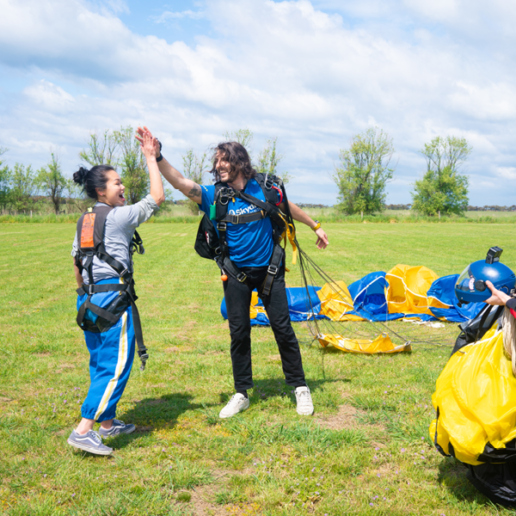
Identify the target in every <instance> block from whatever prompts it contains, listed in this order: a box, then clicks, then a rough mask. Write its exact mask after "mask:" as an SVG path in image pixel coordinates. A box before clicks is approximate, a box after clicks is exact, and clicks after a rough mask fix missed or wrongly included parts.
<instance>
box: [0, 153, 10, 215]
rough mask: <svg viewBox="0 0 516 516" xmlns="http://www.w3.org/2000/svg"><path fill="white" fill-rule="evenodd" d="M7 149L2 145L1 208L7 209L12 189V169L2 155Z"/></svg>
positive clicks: (0, 162) (0, 165) (0, 172)
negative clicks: (5, 163)
mask: <svg viewBox="0 0 516 516" xmlns="http://www.w3.org/2000/svg"><path fill="white" fill-rule="evenodd" d="M6 152H7V149H5V148H3V147H0V208H2V209H3V210H5V209H6V208H7V206H8V204H9V194H10V191H11V171H10V170H9V167H8V166H7V165H4V160H3V159H2V155H3V154H5V153H6Z"/></svg>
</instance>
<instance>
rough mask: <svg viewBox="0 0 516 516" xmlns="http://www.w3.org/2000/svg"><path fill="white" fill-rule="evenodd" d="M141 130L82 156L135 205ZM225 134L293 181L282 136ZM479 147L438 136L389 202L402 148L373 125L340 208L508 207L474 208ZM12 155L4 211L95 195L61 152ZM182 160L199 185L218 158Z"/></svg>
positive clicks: (339, 170) (144, 184)
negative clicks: (417, 172) (69, 173)
mask: <svg viewBox="0 0 516 516" xmlns="http://www.w3.org/2000/svg"><path fill="white" fill-rule="evenodd" d="M134 134H135V131H134V128H133V127H131V126H127V127H121V128H120V129H118V130H111V129H108V130H105V131H104V132H102V133H97V132H94V133H91V134H90V136H89V140H88V141H87V145H86V147H85V148H84V149H82V150H81V151H80V153H79V158H80V159H81V161H82V162H83V163H87V164H88V165H89V166H90V167H92V166H95V165H101V164H107V165H111V166H113V168H115V169H116V170H118V171H119V173H120V176H121V178H122V181H123V183H124V185H125V187H126V198H127V200H128V203H129V204H134V203H136V202H138V201H139V200H141V199H142V198H143V197H144V196H145V195H147V193H148V192H149V179H148V172H147V166H146V163H145V159H144V157H143V154H142V152H141V149H140V145H139V143H138V142H137V141H136V140H135V138H134ZM222 138H223V139H224V140H226V141H228V140H232V141H237V142H239V143H241V144H242V145H243V146H244V147H245V148H246V149H247V150H248V151H249V153H250V155H251V160H252V163H253V166H254V167H255V168H256V169H257V171H258V172H262V173H269V174H274V175H277V176H279V177H281V178H282V180H283V181H284V182H285V183H287V182H288V181H289V179H291V176H290V174H289V173H288V172H286V171H280V170H279V165H280V163H281V161H282V159H283V156H282V155H281V154H279V153H278V150H277V138H271V139H270V140H268V141H267V142H266V144H265V146H264V147H263V148H262V149H261V150H260V151H259V152H257V153H254V152H253V149H252V146H253V138H254V135H253V133H252V131H250V130H249V129H239V130H237V131H234V132H230V133H225V134H224V135H222ZM471 151H472V149H471V147H470V146H469V145H468V143H467V141H466V139H465V138H458V137H454V136H447V137H441V136H438V137H436V138H434V139H433V140H432V141H431V142H430V143H427V144H425V145H424V147H423V149H422V150H421V154H422V155H423V156H424V157H425V159H426V172H425V173H424V175H423V177H422V178H421V179H419V180H418V181H416V182H415V183H414V188H413V191H412V192H411V195H412V204H410V205H389V206H387V205H386V204H385V199H386V196H387V193H386V187H387V184H388V183H389V182H390V181H391V180H392V179H393V177H394V171H395V166H393V165H391V162H392V156H393V154H394V146H393V142H392V139H391V138H389V136H388V135H387V134H386V133H385V132H384V131H383V130H381V129H378V128H369V129H367V130H366V131H365V132H364V133H361V134H357V135H355V136H354V137H353V138H352V141H351V143H350V145H349V147H348V148H345V149H341V150H340V153H339V163H338V164H337V165H336V166H335V172H334V174H333V176H332V177H333V180H334V181H335V183H336V185H337V187H338V189H339V196H338V204H337V205H336V206H335V207H336V209H337V210H339V211H341V212H343V213H346V214H350V215H352V214H357V213H360V214H362V216H363V215H364V214H373V213H377V212H382V211H383V210H385V209H386V208H390V209H406V208H405V207H407V208H410V209H412V210H414V211H416V212H419V213H422V214H424V215H430V216H439V217H440V216H441V215H450V214H459V215H460V214H463V213H464V211H466V210H468V209H476V210H481V209H482V210H485V211H495V210H498V209H501V207H498V206H496V207H495V206H492V207H484V208H476V207H470V206H468V178H467V177H466V176H465V175H461V174H460V173H459V169H460V167H461V166H462V165H463V164H464V163H465V162H466V160H467V158H468V157H469V155H470V154H471ZM6 152H7V149H5V148H0V209H2V211H9V212H15V213H29V212H30V211H31V210H34V209H38V206H39V205H41V200H42V196H44V198H45V199H46V200H47V204H48V201H50V203H51V206H52V207H53V210H54V212H55V213H56V214H58V213H59V212H60V210H61V208H62V205H63V204H68V205H69V204H71V205H72V209H73V210H74V211H84V209H85V208H86V206H87V205H88V200H86V199H85V198H84V195H83V194H82V192H81V188H80V187H79V186H78V185H77V184H75V183H74V182H73V180H71V179H67V178H66V177H65V176H64V174H63V172H62V167H61V164H60V162H59V157H58V156H57V154H56V153H54V152H51V154H50V160H49V162H48V164H47V165H45V166H44V167H41V168H40V169H39V170H37V171H36V170H33V169H32V167H31V166H30V165H29V166H25V165H22V164H20V163H16V164H15V165H14V166H13V167H12V168H10V167H8V166H7V165H6V164H5V160H4V155H5V153H6ZM182 164H183V174H184V175H185V176H186V177H188V178H190V179H192V180H193V181H195V182H196V183H198V184H202V183H203V182H205V181H206V180H208V181H209V179H208V178H206V177H205V176H206V173H207V172H209V171H210V169H211V163H210V160H209V158H208V156H207V153H206V152H201V153H198V152H195V151H194V149H192V148H190V149H188V150H187V151H186V152H185V154H183V155H182ZM166 198H167V200H168V201H171V200H173V196H172V191H171V190H170V189H166ZM187 205H188V207H189V209H190V210H191V212H192V213H194V214H196V213H198V210H199V208H198V206H197V204H195V203H194V202H193V201H187ZM395 206H396V208H395ZM398 206H399V207H398ZM512 208H514V207H511V208H509V209H510V210H511V209H512ZM515 209H516V208H515Z"/></svg>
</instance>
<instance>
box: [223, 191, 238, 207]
mask: <svg viewBox="0 0 516 516" xmlns="http://www.w3.org/2000/svg"><path fill="white" fill-rule="evenodd" d="M234 195H235V192H234V191H233V189H232V188H221V189H220V192H219V201H220V204H222V206H226V205H227V204H228V203H229V200H230V199H231V198H232V197H233V196H234ZM224 201H225V202H224Z"/></svg>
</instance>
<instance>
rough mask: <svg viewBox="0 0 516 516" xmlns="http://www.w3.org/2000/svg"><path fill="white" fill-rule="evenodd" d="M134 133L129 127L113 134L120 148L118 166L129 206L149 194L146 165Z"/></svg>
mask: <svg viewBox="0 0 516 516" xmlns="http://www.w3.org/2000/svg"><path fill="white" fill-rule="evenodd" d="M134 132H135V131H134V129H133V128H132V127H131V126H130V125H129V126H127V127H122V128H120V130H119V131H114V132H113V134H114V136H115V138H116V140H117V142H118V145H119V148H120V154H121V155H120V157H119V159H118V164H119V166H120V168H121V169H122V173H121V174H120V175H121V178H122V182H123V183H124V185H125V187H126V190H127V191H128V193H127V194H126V195H127V199H128V201H129V204H135V203H137V202H138V201H140V200H141V199H143V197H145V195H147V193H148V192H149V174H148V173H147V164H146V161H145V158H144V156H143V153H142V151H141V147H140V144H139V142H138V140H136V139H135V138H134Z"/></svg>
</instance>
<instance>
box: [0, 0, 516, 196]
mask: <svg viewBox="0 0 516 516" xmlns="http://www.w3.org/2000/svg"><path fill="white" fill-rule="evenodd" d="M0 8H1V12H2V14H3V16H2V18H1V19H0V147H7V148H8V149H9V151H8V152H7V153H6V154H5V157H6V158H7V160H8V162H9V163H10V164H14V163H15V162H21V163H24V164H27V165H28V164H32V165H33V166H34V167H36V168H38V167H40V166H42V165H43V164H45V163H46V162H47V161H48V158H49V155H50V151H51V150H52V151H56V152H57V153H58V154H59V156H60V159H61V162H62V165H63V169H64V171H65V173H66V174H67V175H71V174H72V172H73V171H74V170H76V168H77V166H78V165H79V164H80V160H79V157H78V153H79V151H80V150H81V149H82V148H83V147H84V146H85V143H86V141H87V139H88V135H89V134H90V133H91V132H92V131H103V130H105V129H114V128H118V127H120V126H122V125H124V126H125V125H128V124H130V125H133V126H136V125H138V124H147V125H148V126H149V127H150V128H151V129H152V130H153V131H154V132H155V133H156V134H157V135H158V136H159V137H160V139H161V140H162V141H163V143H164V154H165V155H166V156H167V158H168V159H169V160H170V161H171V162H172V163H174V164H176V165H177V166H178V168H181V156H182V154H184V153H185V152H186V151H187V150H188V149H189V148H193V149H195V150H196V151H199V152H203V151H205V150H207V149H209V148H210V147H211V146H213V145H214V144H216V143H218V142H219V141H220V140H221V139H222V135H223V134H224V133H226V132H228V131H229V132H231V131H234V130H237V129H239V128H244V127H246V128H249V129H251V130H252V131H253V133H254V135H255V138H254V141H253V145H252V147H253V149H252V150H254V151H255V152H257V151H259V150H260V149H261V148H262V147H263V145H264V144H265V142H266V141H267V140H268V139H269V138H272V137H277V138H278V145H279V150H280V152H281V153H282V154H283V156H284V158H283V161H282V163H281V167H282V168H284V169H285V170H288V171H289V172H290V174H291V175H292V176H293V179H292V181H291V183H290V185H289V191H290V196H291V199H292V200H294V201H298V202H314V203H323V204H333V203H334V202H335V200H336V195H337V189H336V186H335V184H334V183H333V181H332V174H333V171H334V167H335V164H336V163H338V159H339V149H342V148H346V147H347V146H348V145H349V143H350V141H351V138H352V137H353V135H355V134H357V133H359V132H362V131H364V130H366V129H367V128H368V127H370V126H378V127H379V128H381V129H383V130H384V131H385V132H387V133H388V134H389V135H390V136H391V137H392V138H393V144H394V147H395V149H396V153H395V154H394V156H393V162H394V163H395V164H396V171H395V175H394V180H393V181H392V182H391V183H390V184H389V186H388V197H387V202H389V203H409V202H410V201H411V197H410V191H411V189H412V185H413V183H414V181H415V180H417V179H418V178H419V177H421V175H422V173H423V171H424V169H425V161H424V158H423V157H422V155H421V154H420V152H419V151H420V150H421V148H422V147H423V145H424V143H425V142H428V141H430V140H431V139H432V138H433V137H435V136H437V135H443V136H446V135H455V136H460V137H465V138H466V139H467V140H468V142H469V143H470V144H471V146H472V147H473V153H472V155H471V158H470V160H469V161H468V163H467V164H466V165H465V166H464V168H463V173H465V174H467V175H468V176H469V178H470V202H471V204H476V205H484V204H504V205H512V204H516V200H515V199H514V196H513V190H514V187H515V186H516V165H515V157H516V152H515V148H514V142H515V136H516V127H515V124H514V119H515V115H516V100H515V99H516V95H515V93H516V72H515V69H516V68H515V66H514V64H515V53H516V35H515V33H514V31H513V27H514V24H515V23H516V3H513V2H508V1H507V0H491V2H489V3H487V2H485V1H481V0H433V1H432V2H428V1H427V0H362V1H361V2H356V1H347V0H312V1H309V0H291V1H275V2H273V1H271V0H199V1H174V2H168V3H166V2H160V1H147V2H137V1H135V0H134V1H133V0H132V1H124V0H111V1H103V0H91V1H86V0H0ZM176 197H177V198H179V197H180V195H178V196H176Z"/></svg>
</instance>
